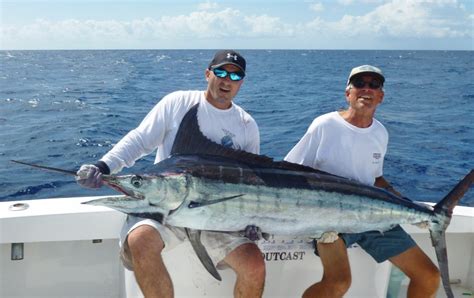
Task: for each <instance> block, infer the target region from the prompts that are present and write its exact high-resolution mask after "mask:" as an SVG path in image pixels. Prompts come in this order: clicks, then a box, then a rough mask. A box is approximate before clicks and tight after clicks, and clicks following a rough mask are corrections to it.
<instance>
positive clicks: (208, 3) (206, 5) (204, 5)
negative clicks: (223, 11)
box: [198, 0, 219, 10]
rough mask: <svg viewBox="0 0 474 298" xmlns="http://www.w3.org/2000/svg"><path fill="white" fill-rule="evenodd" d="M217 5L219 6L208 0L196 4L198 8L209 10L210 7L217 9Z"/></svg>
mask: <svg viewBox="0 0 474 298" xmlns="http://www.w3.org/2000/svg"><path fill="white" fill-rule="evenodd" d="M218 7H219V4H217V3H216V2H211V1H209V0H208V1H206V2H203V3H199V4H198V9H199V10H211V9H217V8H218Z"/></svg>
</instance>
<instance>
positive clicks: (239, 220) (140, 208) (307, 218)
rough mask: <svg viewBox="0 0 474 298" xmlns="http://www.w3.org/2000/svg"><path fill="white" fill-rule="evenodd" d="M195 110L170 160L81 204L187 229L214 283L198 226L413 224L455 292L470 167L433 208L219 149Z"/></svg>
mask: <svg viewBox="0 0 474 298" xmlns="http://www.w3.org/2000/svg"><path fill="white" fill-rule="evenodd" d="M197 108H198V106H195V107H193V108H192V109H191V110H190V111H189V112H188V113H187V114H186V115H185V117H184V118H183V120H182V122H181V125H180V128H179V130H178V133H177V135H176V139H175V142H174V144H173V148H172V152H171V155H170V157H169V158H167V159H165V160H163V161H161V162H159V163H157V164H155V165H154V166H153V167H151V168H150V170H149V171H147V173H144V174H140V175H105V176H104V177H103V179H104V183H105V184H106V185H108V186H109V187H112V188H114V189H116V190H118V191H119V192H121V193H123V194H125V196H117V197H108V198H101V199H96V200H92V201H88V202H84V203H85V204H89V205H98V206H107V207H110V208H113V209H116V210H118V211H120V212H124V213H127V214H132V215H136V216H141V217H148V218H154V219H158V220H160V221H161V222H162V223H163V224H167V225H171V226H176V227H183V228H185V229H186V232H187V235H188V238H189V239H190V241H191V244H192V246H193V248H194V250H195V251H196V253H197V255H198V257H199V259H200V260H201V262H202V263H203V265H204V266H205V267H206V269H207V270H208V271H209V272H210V273H211V274H212V275H213V276H214V277H215V278H216V279H219V280H220V275H219V273H218V272H217V270H216V268H215V266H214V264H213V263H212V261H211V259H210V258H209V256H208V254H207V252H206V250H205V248H204V247H203V246H202V244H201V242H200V239H199V231H201V230H211V231H221V232H232V233H234V232H239V233H241V232H242V231H244V230H246V228H248V227H249V226H256V227H258V228H259V229H260V230H261V231H262V232H264V233H268V234H275V235H290V236H304V237H311V238H319V237H320V236H321V234H322V233H324V232H327V231H336V232H339V233H359V232H365V231H372V230H377V231H380V232H383V231H387V230H389V229H391V228H392V227H394V226H396V225H398V224H414V225H417V226H420V227H425V228H428V229H429V231H430V235H431V240H432V244H433V246H434V248H435V251H436V256H437V259H438V264H439V268H440V272H441V277H442V281H443V285H444V289H445V291H446V294H447V296H448V297H453V293H452V290H451V287H450V284H449V273H448V260H447V249H446V240H445V232H446V229H447V227H448V225H449V223H450V220H451V216H452V212H453V209H454V207H455V206H456V204H457V203H458V201H459V200H460V199H461V198H462V197H463V195H464V194H465V193H466V192H467V191H468V190H469V188H470V186H471V185H472V183H473V181H474V171H473V170H471V171H470V173H469V174H468V175H466V176H465V177H464V178H463V179H462V180H461V181H460V182H459V183H458V184H457V185H456V186H455V187H454V188H453V190H452V191H451V192H450V193H449V194H448V195H447V196H446V197H445V198H443V199H442V200H441V201H440V202H439V203H437V204H436V205H435V206H434V207H431V206H428V205H424V204H418V203H415V202H413V201H411V200H408V199H406V198H402V197H398V196H396V195H394V194H392V193H389V192H387V191H385V190H383V189H381V188H377V187H373V186H368V185H365V184H361V183H359V182H357V181H353V180H349V179H346V178H343V177H339V176H335V175H332V174H329V173H326V172H322V171H319V170H315V169H313V168H310V167H306V166H302V165H298V164H293V163H289V162H286V161H274V160H273V159H272V158H270V157H267V156H263V155H256V154H252V153H248V152H244V151H240V150H233V149H230V148H226V147H224V146H221V145H219V144H217V143H214V142H212V141H210V140H209V139H208V138H207V137H206V136H204V135H203V134H202V132H201V131H200V129H199V124H198V121H197ZM20 163H22V162H20ZM29 165H31V164H29ZM33 166H36V167H43V166H37V165H33ZM46 168H47V169H49V170H55V169H54V168H49V167H46ZM56 170H58V171H62V172H63V173H64V172H66V173H69V174H74V175H75V172H73V171H67V170H60V169H56Z"/></svg>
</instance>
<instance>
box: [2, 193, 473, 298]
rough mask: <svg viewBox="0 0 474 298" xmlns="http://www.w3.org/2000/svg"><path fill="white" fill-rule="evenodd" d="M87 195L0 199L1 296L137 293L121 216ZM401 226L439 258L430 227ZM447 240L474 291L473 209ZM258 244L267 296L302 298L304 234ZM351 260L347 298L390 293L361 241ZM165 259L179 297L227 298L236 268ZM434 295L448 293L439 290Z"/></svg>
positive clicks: (308, 254)
mask: <svg viewBox="0 0 474 298" xmlns="http://www.w3.org/2000/svg"><path fill="white" fill-rule="evenodd" d="M90 199H93V198H90V197H87V198H85V197H84V198H63V199H47V200H34V201H24V202H22V203H26V204H28V205H29V208H27V209H26V210H21V211H12V210H11V208H10V206H12V205H14V204H15V203H18V202H2V203H0V297H142V295H141V292H140V290H139V289H138V286H137V285H136V282H135V279H134V276H133V272H130V271H128V270H126V269H124V268H123V267H122V265H121V263H120V261H119V258H118V236H119V232H120V229H121V226H122V223H123V221H124V219H125V215H124V214H121V213H119V212H116V211H113V210H111V209H108V208H102V207H94V206H87V205H81V204H80V202H83V201H87V200H90ZM405 229H406V230H407V231H408V232H409V233H410V234H411V235H412V236H413V237H414V239H415V240H416V241H417V243H418V244H419V245H420V247H422V249H423V250H424V251H425V252H426V253H427V254H428V255H429V256H430V257H431V258H432V259H433V260H434V262H435V263H436V257H435V255H434V249H433V248H432V247H431V241H430V239H429V234H428V232H427V230H422V229H419V228H416V227H413V226H405ZM447 242H448V258H449V267H450V274H451V279H452V281H453V282H454V283H455V285H454V291H455V293H457V294H456V295H459V296H460V297H461V296H463V297H466V296H465V295H466V294H472V293H473V289H474V208H470V207H456V208H455V210H454V216H453V220H452V222H451V225H450V227H449V228H448V233H447ZM12 243H20V244H18V245H17V244H15V245H12ZM21 246H23V253H22V254H23V256H22V257H23V258H22V259H20V260H12V259H15V258H20V257H21V249H20V248H21ZM259 246H260V248H261V250H262V252H263V254H264V257H265V260H266V266H267V279H266V285H265V293H264V297H300V296H301V294H302V293H303V291H304V290H305V289H306V288H307V287H308V286H309V285H311V284H312V283H313V282H315V281H317V280H319V279H320V278H321V276H322V267H321V263H320V260H319V258H318V257H316V256H315V255H314V253H313V250H312V247H311V244H310V243H307V242H306V241H304V240H302V239H292V238H291V237H283V238H272V239H270V240H269V241H264V240H263V241H260V242H259ZM12 254H13V255H12ZM349 258H350V262H351V270H352V276H353V282H352V286H351V288H350V290H349V292H348V293H347V295H346V296H345V297H387V292H388V287H389V281H390V275H391V271H392V266H391V265H390V263H389V262H384V263H381V264H377V263H376V262H375V261H373V260H372V259H371V257H370V256H368V255H367V254H366V253H365V252H364V251H363V250H361V249H360V248H358V247H356V248H351V249H349ZM164 260H165V263H166V264H167V267H168V269H169V271H170V274H171V276H172V279H173V282H174V287H175V293H176V297H232V289H233V285H234V281H235V276H234V273H233V272H232V271H231V270H224V271H221V272H220V274H221V275H222V279H223V281H222V282H218V281H216V280H215V279H213V278H212V277H211V276H210V274H209V273H207V271H205V269H204V267H203V266H202V265H201V263H200V262H199V260H198V259H197V257H196V255H195V254H194V252H193V250H192V248H191V246H190V245H189V243H187V242H185V243H183V244H182V245H180V246H178V247H176V248H175V249H173V250H171V251H170V252H168V253H166V254H164ZM400 278H401V280H400V281H399V282H397V281H396V280H397V278H396V276H394V277H392V283H391V287H392V288H391V291H390V293H391V295H396V296H394V297H405V296H406V285H407V283H408V281H407V279H406V278H405V277H400ZM400 285H401V287H399V286H400ZM397 292H398V294H397ZM438 297H445V295H444V291H443V290H442V289H440V290H439V291H438Z"/></svg>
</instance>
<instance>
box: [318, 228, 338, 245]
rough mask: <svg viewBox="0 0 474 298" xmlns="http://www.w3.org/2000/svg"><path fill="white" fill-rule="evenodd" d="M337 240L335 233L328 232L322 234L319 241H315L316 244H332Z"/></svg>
mask: <svg viewBox="0 0 474 298" xmlns="http://www.w3.org/2000/svg"><path fill="white" fill-rule="evenodd" d="M337 239H339V235H338V234H337V232H334V231H330V232H324V233H323V234H322V235H321V237H320V238H319V239H316V241H317V242H318V243H333V242H335V241H336V240H337Z"/></svg>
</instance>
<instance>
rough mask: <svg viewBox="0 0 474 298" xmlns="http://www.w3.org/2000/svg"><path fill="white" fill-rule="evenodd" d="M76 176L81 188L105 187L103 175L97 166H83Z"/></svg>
mask: <svg viewBox="0 0 474 298" xmlns="http://www.w3.org/2000/svg"><path fill="white" fill-rule="evenodd" d="M76 175H77V176H76V181H77V183H78V184H79V185H80V186H83V187H87V188H99V187H101V186H102V185H103V182H102V173H101V172H100V169H99V168H98V167H96V166H95V165H82V166H81V168H80V169H79V171H77V173H76Z"/></svg>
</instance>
